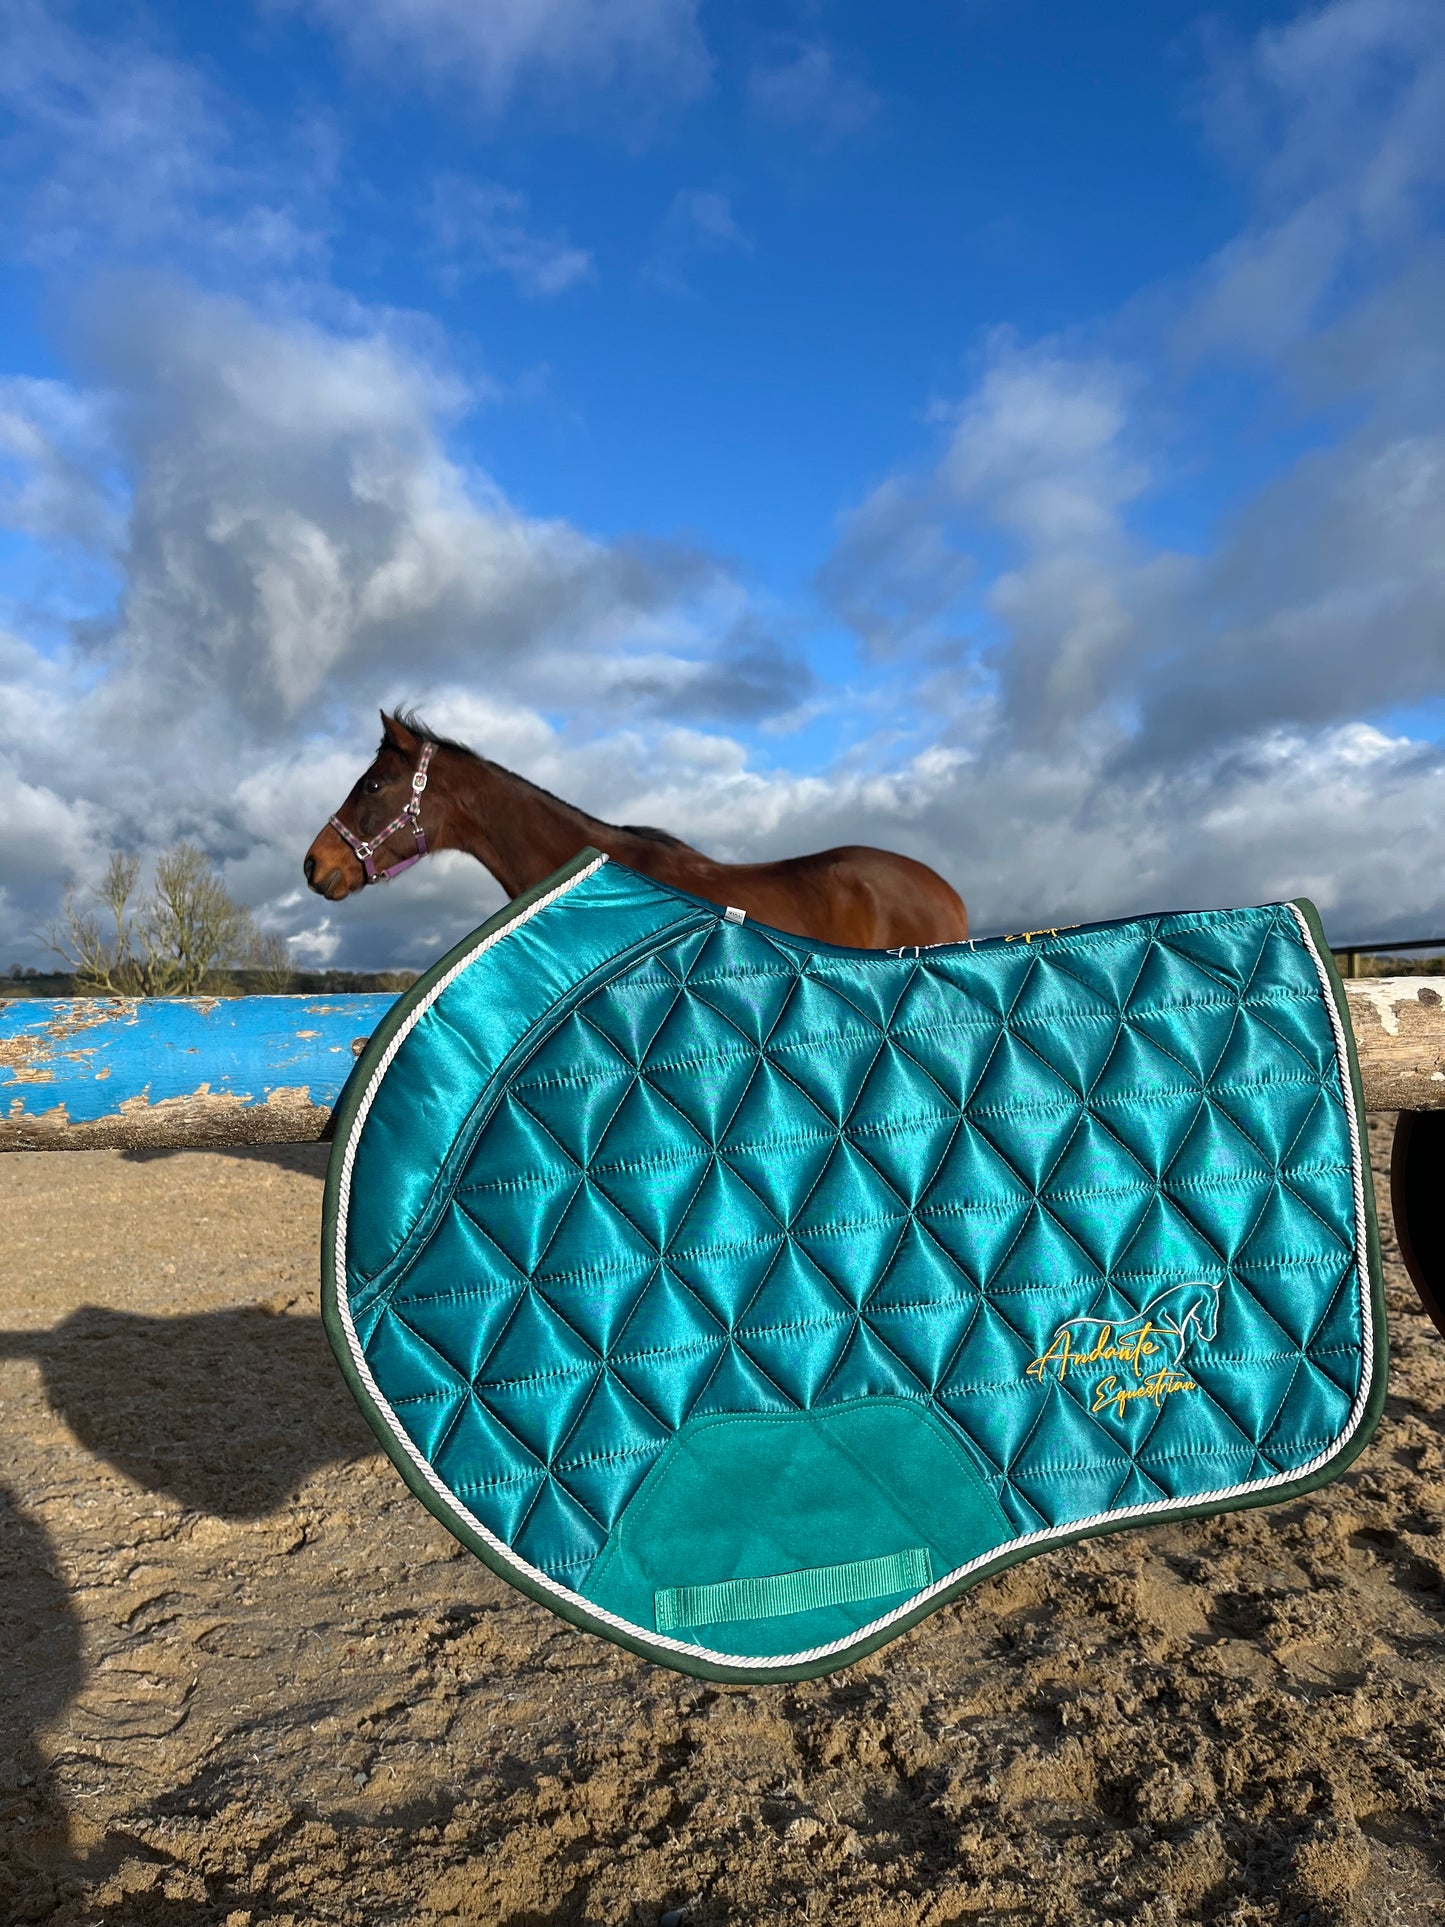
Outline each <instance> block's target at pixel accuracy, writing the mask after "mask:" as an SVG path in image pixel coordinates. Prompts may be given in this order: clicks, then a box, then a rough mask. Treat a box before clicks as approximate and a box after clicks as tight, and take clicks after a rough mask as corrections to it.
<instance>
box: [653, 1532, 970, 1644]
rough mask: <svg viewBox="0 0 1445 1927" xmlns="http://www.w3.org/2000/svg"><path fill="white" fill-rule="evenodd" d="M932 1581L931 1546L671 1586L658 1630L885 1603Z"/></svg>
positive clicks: (660, 1597) (662, 1598) (661, 1597)
mask: <svg viewBox="0 0 1445 1927" xmlns="http://www.w3.org/2000/svg"><path fill="white" fill-rule="evenodd" d="M932 1577H933V1564H932V1561H931V1560H930V1558H929V1556H928V1548H927V1546H914V1547H912V1548H911V1549H910V1550H909V1551H907V1552H890V1553H886V1554H884V1555H883V1556H882V1557H881V1558H878V1559H854V1560H851V1561H850V1562H849V1563H848V1564H847V1565H846V1566H806V1567H804V1569H803V1570H802V1571H801V1572H779V1573H773V1574H771V1575H770V1576H769V1577H768V1578H766V1579H724V1580H722V1581H721V1582H720V1583H719V1584H718V1585H715V1586H669V1587H667V1588H666V1589H665V1590H663V1591H661V1592H658V1593H655V1594H654V1595H653V1598H654V1616H655V1622H656V1626H657V1630H658V1632H660V1633H670V1632H672V1631H673V1630H674V1629H675V1628H677V1627H678V1626H721V1625H724V1624H726V1623H727V1622H728V1621H729V1620H734V1619H781V1618H782V1617H784V1616H785V1615H786V1614H788V1613H805V1612H809V1611H811V1610H812V1608H813V1607H814V1606H846V1605H849V1604H851V1603H852V1601H854V1600H856V1599H885V1598H887V1596H888V1594H889V1593H895V1592H913V1591H915V1590H916V1589H917V1588H918V1587H919V1586H926V1585H927V1584H928V1582H929V1580H930V1579H931V1578H932Z"/></svg>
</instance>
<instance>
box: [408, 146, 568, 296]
mask: <svg viewBox="0 0 1445 1927" xmlns="http://www.w3.org/2000/svg"><path fill="white" fill-rule="evenodd" d="M432 229H433V232H434V234H435V236H436V240H437V246H438V248H439V250H440V253H441V256H442V260H443V270H442V273H443V279H444V282H445V283H446V284H447V285H448V286H455V285H456V284H457V283H458V282H460V281H463V280H466V279H467V278H468V277H469V276H471V275H473V274H476V273H478V272H481V273H490V274H505V275H509V276H510V277H511V279H512V280H513V281H515V282H516V284H517V286H518V288H519V289H520V290H521V292H522V293H523V294H530V295H552V294H562V293H564V292H565V291H566V289H568V288H571V287H575V286H576V284H577V283H578V282H579V281H585V280H586V279H587V278H588V277H589V276H590V275H591V273H592V256H591V255H590V254H589V253H588V252H587V250H586V249H585V248H577V247H573V246H572V244H571V242H570V241H568V240H566V239H565V237H563V236H560V235H546V234H541V233H538V232H536V231H534V229H533V228H532V226H531V225H530V211H529V208H528V204H527V197H526V195H525V194H519V193H517V192H516V191H515V189H512V188H507V187H501V186H499V185H498V183H497V182H495V181H472V180H465V179H463V178H461V177H460V176H458V175H455V174H448V175H444V176H443V177H442V178H441V179H440V180H438V181H437V183H436V185H435V188H434V190H433V200H432Z"/></svg>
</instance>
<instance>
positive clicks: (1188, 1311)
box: [1027, 1278, 1221, 1379]
mask: <svg viewBox="0 0 1445 1927" xmlns="http://www.w3.org/2000/svg"><path fill="white" fill-rule="evenodd" d="M1220 1289H1221V1282H1220V1281H1219V1280H1216V1281H1214V1282H1212V1283H1211V1282H1210V1281H1209V1280H1208V1279H1203V1278H1196V1279H1191V1280H1190V1281H1189V1282H1188V1283H1187V1284H1182V1285H1170V1286H1169V1287H1168V1289H1167V1290H1165V1291H1161V1292H1159V1293H1158V1295H1157V1296H1156V1297H1154V1298H1151V1299H1150V1300H1149V1303H1148V1304H1147V1305H1145V1306H1144V1307H1143V1309H1142V1310H1141V1311H1137V1312H1135V1313H1134V1314H1133V1316H1132V1317H1130V1318H1126V1319H1123V1320H1120V1319H1117V1318H1095V1317H1093V1316H1090V1315H1086V1314H1084V1313H1080V1314H1079V1316H1077V1317H1075V1318H1066V1319H1065V1320H1064V1321H1063V1322H1062V1324H1060V1325H1059V1326H1058V1327H1057V1328H1056V1329H1055V1331H1054V1335H1053V1337H1052V1338H1051V1339H1050V1341H1049V1343H1048V1345H1047V1346H1046V1348H1045V1349H1044V1350H1043V1351H1042V1352H1041V1353H1040V1354H1039V1356H1038V1357H1037V1358H1036V1359H1034V1360H1033V1362H1032V1363H1031V1364H1030V1365H1029V1366H1028V1367H1027V1376H1028V1377H1029V1378H1036V1379H1043V1378H1046V1377H1048V1376H1049V1375H1050V1374H1051V1373H1056V1374H1057V1376H1058V1377H1059V1378H1063V1377H1064V1376H1065V1374H1066V1373H1067V1372H1068V1371H1069V1370H1070V1369H1071V1368H1078V1367H1083V1366H1091V1365H1101V1364H1114V1363H1116V1362H1117V1363H1120V1364H1122V1365H1125V1366H1127V1367H1128V1368H1129V1369H1130V1370H1131V1371H1132V1372H1133V1373H1134V1375H1135V1376H1136V1377H1138V1378H1143V1377H1145V1376H1147V1375H1148V1373H1149V1372H1151V1371H1155V1370H1158V1369H1159V1366H1160V1365H1161V1364H1162V1363H1164V1362H1165V1361H1163V1360H1160V1359H1159V1358H1158V1354H1159V1352H1160V1351H1161V1350H1164V1349H1168V1350H1169V1351H1170V1352H1171V1353H1172V1356H1171V1357H1170V1358H1169V1359H1168V1361H1167V1363H1168V1367H1169V1369H1170V1370H1172V1371H1175V1372H1177V1371H1178V1370H1179V1368H1180V1366H1181V1364H1182V1363H1183V1359H1184V1354H1185V1353H1186V1352H1187V1351H1188V1349H1189V1347H1190V1345H1191V1344H1193V1342H1194V1341H1195V1339H1203V1340H1205V1341H1208V1340H1209V1339H1212V1338H1213V1337H1214V1336H1215V1335H1216V1333H1217V1332H1218V1330H1219V1293H1220Z"/></svg>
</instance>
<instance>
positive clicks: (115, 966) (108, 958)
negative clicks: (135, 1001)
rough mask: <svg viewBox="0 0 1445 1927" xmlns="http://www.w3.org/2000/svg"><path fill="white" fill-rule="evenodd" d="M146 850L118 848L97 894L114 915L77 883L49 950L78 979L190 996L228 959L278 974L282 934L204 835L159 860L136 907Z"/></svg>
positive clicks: (104, 987)
mask: <svg viewBox="0 0 1445 1927" xmlns="http://www.w3.org/2000/svg"><path fill="white" fill-rule="evenodd" d="M139 878H140V859H139V857H135V856H127V855H124V854H123V853H122V852H121V851H119V850H115V851H112V852H111V856H110V860H109V862H108V863H107V865H106V870H105V875H104V876H103V877H102V879H101V881H100V884H99V885H98V886H97V888H96V890H95V892H94V895H95V898H96V900H97V902H98V903H99V904H100V905H101V906H102V908H103V909H104V910H105V911H106V912H108V920H107V919H103V918H102V917H101V916H100V915H99V914H97V913H96V912H95V911H93V910H89V909H86V908H83V907H82V906H81V905H80V904H79V903H78V902H77V900H76V895H75V892H74V890H73V888H67V890H66V893H65V900H64V902H63V904H62V905H61V912H60V918H59V921H58V922H57V923H54V924H52V925H51V926H50V928H49V930H48V931H47V932H46V934H45V942H46V945H47V947H48V948H49V949H51V950H53V951H54V952H55V953H56V954H57V955H58V956H60V957H63V958H64V959H65V961H66V963H67V964H69V966H70V968H71V969H72V970H73V971H74V972H75V975H76V980H77V987H78V988H79V989H82V990H87V991H102V992H109V993H110V994H111V995H113V996H119V997H188V996H194V995H195V994H196V992H197V991H200V990H204V989H206V988H208V987H209V986H211V985H212V984H213V983H214V980H215V976H216V973H217V972H218V971H220V970H222V969H224V968H225V967H226V966H227V965H230V964H238V963H249V962H253V961H254V962H256V963H257V964H258V965H259V966H260V967H261V969H262V970H264V971H269V972H270V973H272V974H273V975H277V974H279V973H280V971H281V970H282V968H283V967H284V968H285V969H286V971H287V972H288V973H289V968H290V958H289V955H288V954H287V953H286V947H285V941H284V939H282V938H280V937H271V938H267V937H263V936H262V934H261V932H260V931H258V929H257V928H256V921H255V919H254V917H253V916H252V915H251V912H250V911H249V910H248V909H247V908H246V906H245V905H244V904H241V903H237V902H236V900H235V898H234V897H233V896H232V895H231V894H230V892H229V891H228V890H227V888H226V886H225V884H224V883H222V881H221V879H220V878H219V877H218V876H217V875H216V873H215V871H214V870H213V869H212V867H211V862H210V858H209V857H208V856H207V855H206V853H205V851H204V850H201V849H198V848H197V847H196V845H195V844H194V843H175V844H172V846H171V847H170V849H169V850H166V851H165V852H164V853H163V854H162V855H161V856H160V857H158V858H157V860H156V875H155V887H154V889H153V890H152V892H151V894H150V896H149V897H148V898H146V899H145V900H144V901H143V902H141V903H140V904H139V905H137V906H135V907H133V906H132V898H133V897H134V895H135V888H136V884H137V882H138V881H139Z"/></svg>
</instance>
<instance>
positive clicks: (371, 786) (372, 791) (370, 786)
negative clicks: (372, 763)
mask: <svg viewBox="0 0 1445 1927" xmlns="http://www.w3.org/2000/svg"><path fill="white" fill-rule="evenodd" d="M361 787H362V788H363V789H364V790H365V791H366V794H367V795H368V796H375V795H376V792H377V791H378V790H379V789H380V788H381V782H380V780H379V778H377V777H375V776H368V777H367V779H366V781H365V782H364V783H363V784H362V786H361Z"/></svg>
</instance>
